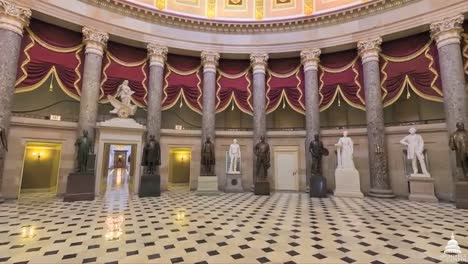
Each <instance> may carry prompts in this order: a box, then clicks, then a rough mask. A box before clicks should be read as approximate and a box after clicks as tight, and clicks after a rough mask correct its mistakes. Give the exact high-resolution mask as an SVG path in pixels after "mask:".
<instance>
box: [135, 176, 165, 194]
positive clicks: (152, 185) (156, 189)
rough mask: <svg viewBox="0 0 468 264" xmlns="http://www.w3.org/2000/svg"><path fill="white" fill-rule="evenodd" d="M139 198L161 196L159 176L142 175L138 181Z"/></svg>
mask: <svg viewBox="0 0 468 264" xmlns="http://www.w3.org/2000/svg"><path fill="white" fill-rule="evenodd" d="M138 196H139V197H159V196H161V176H160V175H154V174H146V173H145V174H143V175H142V176H141V181H140V190H139V191H138Z"/></svg>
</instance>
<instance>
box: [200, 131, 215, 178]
mask: <svg viewBox="0 0 468 264" xmlns="http://www.w3.org/2000/svg"><path fill="white" fill-rule="evenodd" d="M201 164H202V168H203V173H205V174H206V175H214V165H215V150H214V144H213V142H211V138H210V137H207V138H206V141H205V143H204V144H203V147H202V157H201Z"/></svg>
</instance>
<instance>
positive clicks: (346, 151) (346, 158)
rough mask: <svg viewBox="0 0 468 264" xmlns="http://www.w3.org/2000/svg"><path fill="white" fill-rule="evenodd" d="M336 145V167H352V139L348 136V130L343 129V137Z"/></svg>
mask: <svg viewBox="0 0 468 264" xmlns="http://www.w3.org/2000/svg"><path fill="white" fill-rule="evenodd" d="M335 146H337V147H338V151H337V158H338V169H354V168H355V167H354V162H353V152H354V147H353V140H351V138H350V137H348V131H343V137H341V138H340V139H339V140H338V143H336V144H335Z"/></svg>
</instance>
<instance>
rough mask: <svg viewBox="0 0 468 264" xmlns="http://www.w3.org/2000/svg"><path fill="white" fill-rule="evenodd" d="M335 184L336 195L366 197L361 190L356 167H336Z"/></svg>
mask: <svg viewBox="0 0 468 264" xmlns="http://www.w3.org/2000/svg"><path fill="white" fill-rule="evenodd" d="M335 186H336V187H335V192H334V195H335V196H341V197H358V198H362V197H364V195H363V194H362V192H361V183H360V178H359V172H358V171H357V170H356V169H336V170H335Z"/></svg>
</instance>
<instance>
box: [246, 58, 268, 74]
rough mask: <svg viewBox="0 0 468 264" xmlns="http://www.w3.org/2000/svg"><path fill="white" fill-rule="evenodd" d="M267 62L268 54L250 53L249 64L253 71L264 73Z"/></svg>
mask: <svg viewBox="0 0 468 264" xmlns="http://www.w3.org/2000/svg"><path fill="white" fill-rule="evenodd" d="M267 62H268V54H266V53H253V54H250V64H251V65H252V68H253V73H257V72H260V73H265V70H266V66H267Z"/></svg>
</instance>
